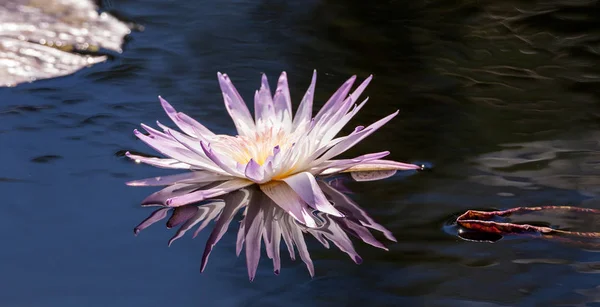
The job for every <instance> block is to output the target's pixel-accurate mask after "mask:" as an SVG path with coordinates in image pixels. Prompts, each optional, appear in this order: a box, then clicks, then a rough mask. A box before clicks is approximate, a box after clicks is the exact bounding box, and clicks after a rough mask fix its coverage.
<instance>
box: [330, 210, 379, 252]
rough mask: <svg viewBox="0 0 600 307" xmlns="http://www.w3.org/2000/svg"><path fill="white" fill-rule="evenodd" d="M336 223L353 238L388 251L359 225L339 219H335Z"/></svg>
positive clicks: (348, 220)
mask: <svg viewBox="0 0 600 307" xmlns="http://www.w3.org/2000/svg"><path fill="white" fill-rule="evenodd" d="M336 221H337V222H338V223H339V225H340V227H341V228H342V229H343V230H344V231H345V232H347V233H349V234H351V235H353V236H355V237H356V238H358V239H360V240H362V241H363V242H365V243H367V244H369V245H372V246H374V247H377V248H380V249H383V250H385V251H388V248H387V247H385V245H383V243H381V242H379V241H378V240H377V239H375V237H374V236H373V235H372V234H371V232H370V231H369V230H368V229H367V228H366V227H364V226H362V225H359V224H357V223H355V222H353V221H351V220H350V219H345V218H340V219H336Z"/></svg>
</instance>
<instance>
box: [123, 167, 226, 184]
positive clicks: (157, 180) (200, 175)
mask: <svg viewBox="0 0 600 307" xmlns="http://www.w3.org/2000/svg"><path fill="white" fill-rule="evenodd" d="M232 178H233V177H230V176H223V175H219V174H215V173H211V172H206V171H192V172H188V173H183V174H176V175H169V176H162V177H152V178H146V179H139V180H133V181H129V182H127V183H126V184H127V185H128V186H139V187H142V186H165V185H172V184H175V183H187V184H194V183H208V182H214V181H222V180H229V179H232Z"/></svg>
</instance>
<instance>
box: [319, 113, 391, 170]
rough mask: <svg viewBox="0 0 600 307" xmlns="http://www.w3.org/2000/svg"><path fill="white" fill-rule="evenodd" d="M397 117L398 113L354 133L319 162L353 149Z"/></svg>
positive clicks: (326, 153) (330, 150) (324, 155)
mask: <svg viewBox="0 0 600 307" xmlns="http://www.w3.org/2000/svg"><path fill="white" fill-rule="evenodd" d="M396 115H398V111H396V112H394V113H392V114H390V115H388V116H386V117H384V118H382V119H380V120H378V121H377V122H375V123H373V124H371V125H370V126H368V127H367V128H365V129H362V130H360V131H358V132H354V133H352V134H350V135H348V136H347V137H345V138H344V139H343V140H341V141H340V142H339V143H337V144H336V145H334V146H333V147H332V148H331V149H329V150H328V151H327V152H325V154H323V156H321V157H320V158H319V159H317V161H320V162H323V161H327V160H329V159H331V158H333V157H335V156H337V155H339V154H341V153H343V152H345V151H346V150H348V149H350V148H352V146H354V145H356V144H357V143H358V142H360V141H362V140H363V139H364V138H366V137H367V136H369V135H371V134H372V133H373V132H375V131H376V130H377V129H379V128H381V127H382V126H383V125H385V124H386V123H387V122H389V121H390V120H391V119H392V118H394V117H395V116H396Z"/></svg>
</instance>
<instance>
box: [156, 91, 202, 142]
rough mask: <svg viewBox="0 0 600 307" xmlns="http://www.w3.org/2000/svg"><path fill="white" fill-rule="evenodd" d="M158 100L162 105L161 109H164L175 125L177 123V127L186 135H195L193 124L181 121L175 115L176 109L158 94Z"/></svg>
mask: <svg viewBox="0 0 600 307" xmlns="http://www.w3.org/2000/svg"><path fill="white" fill-rule="evenodd" d="M158 100H160V104H161V105H162V107H163V109H165V112H166V113H167V115H168V116H169V118H170V119H171V120H172V121H173V123H175V125H177V127H179V129H181V131H183V132H185V133H186V134H187V135H190V136H194V135H195V133H194V128H193V126H190V124H189V123H187V122H185V121H182V120H181V118H179V117H178V116H177V111H176V110H175V108H173V106H171V104H169V102H167V101H166V100H164V99H163V98H162V97H160V96H158Z"/></svg>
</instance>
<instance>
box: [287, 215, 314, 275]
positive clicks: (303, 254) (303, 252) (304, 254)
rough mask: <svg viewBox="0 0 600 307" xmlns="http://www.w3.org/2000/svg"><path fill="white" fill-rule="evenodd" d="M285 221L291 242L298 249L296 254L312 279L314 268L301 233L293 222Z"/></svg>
mask: <svg viewBox="0 0 600 307" xmlns="http://www.w3.org/2000/svg"><path fill="white" fill-rule="evenodd" d="M287 221H288V223H286V225H287V227H288V229H289V231H290V235H291V237H292V240H293V241H294V244H295V245H296V247H297V248H298V254H299V255H300V259H302V262H304V264H305V265H306V268H307V269H308V273H309V274H310V277H314V276H315V266H314V265H313V262H312V259H310V253H309V252H308V248H307V247H306V242H305V241H304V236H303V235H302V231H301V230H300V227H298V225H296V224H295V223H294V221H293V220H291V219H287Z"/></svg>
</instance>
